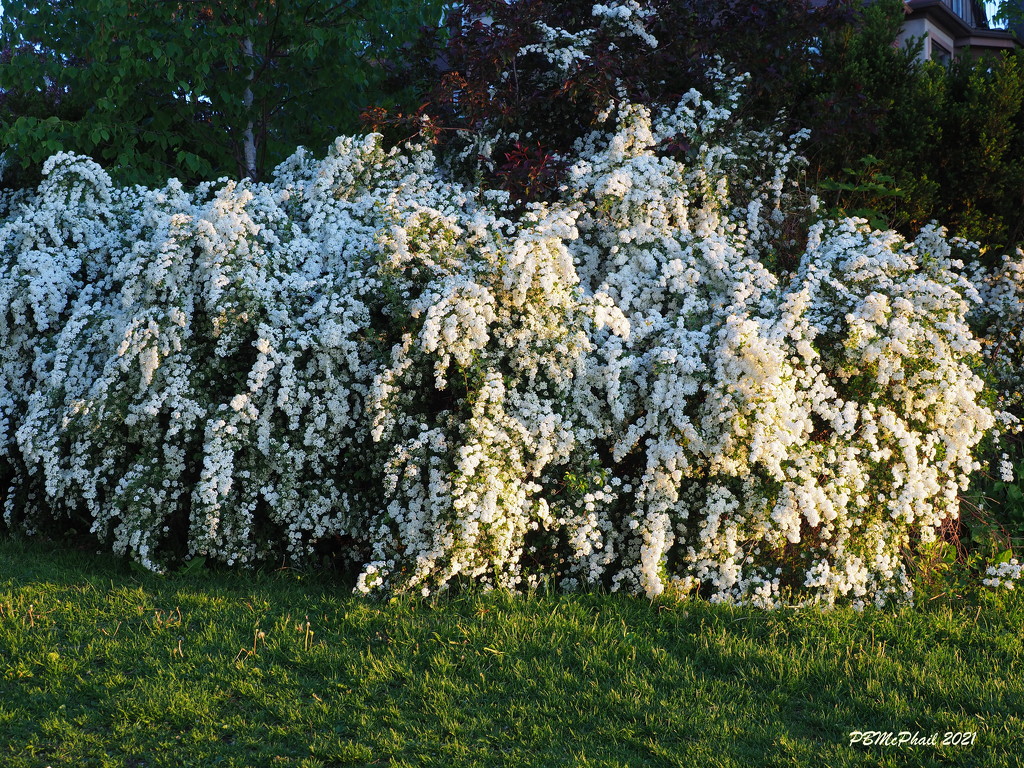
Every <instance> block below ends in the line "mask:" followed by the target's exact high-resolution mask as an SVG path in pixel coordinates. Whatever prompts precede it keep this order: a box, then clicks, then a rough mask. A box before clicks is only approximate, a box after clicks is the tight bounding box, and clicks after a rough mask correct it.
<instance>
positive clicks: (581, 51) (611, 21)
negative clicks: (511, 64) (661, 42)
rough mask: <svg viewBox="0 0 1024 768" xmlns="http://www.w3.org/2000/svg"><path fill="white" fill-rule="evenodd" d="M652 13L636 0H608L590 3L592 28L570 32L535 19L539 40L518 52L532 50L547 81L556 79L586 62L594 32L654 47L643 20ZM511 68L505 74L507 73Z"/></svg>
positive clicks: (591, 53) (611, 44)
mask: <svg viewBox="0 0 1024 768" xmlns="http://www.w3.org/2000/svg"><path fill="white" fill-rule="evenodd" d="M654 15H655V12H654V10H653V9H652V8H650V7H649V5H648V4H641V3H639V2H637V0H610V2H608V3H603V4H602V3H599V4H596V5H594V6H593V8H592V11H591V16H592V17H593V19H594V21H595V23H596V28H590V29H584V30H582V31H580V32H570V31H569V30H566V29H562V28H560V27H552V26H550V25H549V24H545V23H544V22H537V31H538V32H539V33H540V41H539V42H537V43H532V44H530V45H524V46H523V47H522V48H520V49H519V52H518V55H520V56H522V55H525V54H530V53H535V54H539V55H540V56H542V57H543V58H544V59H545V61H547V63H548V64H549V65H551V69H550V70H549V71H548V72H547V73H545V74H546V77H547V78H548V80H549V84H551V83H557V82H558V81H559V79H564V78H566V77H568V76H570V75H572V74H573V73H575V72H576V71H577V70H578V69H580V68H582V67H584V66H586V65H587V64H588V63H589V62H590V61H591V59H592V58H593V56H594V45H595V41H596V39H597V35H598V32H603V33H604V34H605V35H606V36H607V37H610V38H612V39H613V40H622V43H623V45H627V46H628V45H633V44H635V43H634V40H635V39H639V40H640V41H641V42H643V43H644V45H646V46H648V47H650V48H657V47H658V40H657V38H655V37H654V35H652V34H651V33H650V32H648V31H647V24H646V22H647V20H648V19H650V18H651V17H653V16H654ZM609 46H610V49H611V50H614V49H615V48H617V47H618V43H616V42H612V43H609ZM511 74H512V73H511V72H510V73H508V75H506V76H511Z"/></svg>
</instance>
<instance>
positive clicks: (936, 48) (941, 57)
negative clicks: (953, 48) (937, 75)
mask: <svg viewBox="0 0 1024 768" xmlns="http://www.w3.org/2000/svg"><path fill="white" fill-rule="evenodd" d="M952 58H953V54H952V53H950V52H949V51H947V50H946V49H945V48H943V47H942V46H941V45H939V44H938V43H936V42H935V41H934V40H932V61H935V62H938V63H939V64H942V65H943V66H947V65H948V64H949V62H950V60H951V59H952Z"/></svg>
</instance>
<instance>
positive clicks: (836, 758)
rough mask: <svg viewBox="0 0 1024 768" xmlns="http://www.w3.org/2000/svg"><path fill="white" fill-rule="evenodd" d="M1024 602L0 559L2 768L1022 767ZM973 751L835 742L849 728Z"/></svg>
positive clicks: (30, 555)
mask: <svg viewBox="0 0 1024 768" xmlns="http://www.w3.org/2000/svg"><path fill="white" fill-rule="evenodd" d="M1022 627H1024V600H1022V599H1021V597H1020V596H1019V595H1015V594H1014V595H1009V596H1007V597H986V596H984V595H981V596H979V597H978V598H977V600H976V601H975V602H974V603H969V602H965V603H962V604H957V605H950V604H948V603H946V604H943V605H938V604H936V603H933V604H931V605H928V606H924V607H920V608H915V609H913V610H909V609H908V610H904V611H901V612H898V613H883V612H877V611H866V612H864V613H862V614H858V613H855V612H852V611H846V610H838V611H833V612H829V613H822V612H817V611H791V610H786V611H778V612H759V611H754V610H740V609H734V608H729V607H721V606H717V607H716V606H711V605H707V604H701V603H695V602H683V603H672V602H655V603H651V602H649V601H647V600H643V599H635V598H629V597H624V596H619V595H601V594H586V595H577V596H564V595H529V596H522V595H520V596H514V595H507V594H501V593H490V594H482V593H478V592H474V593H471V594H462V595H459V596H449V597H441V598H438V599H436V600H430V601H424V600H416V599H400V600H396V601H393V602H390V603H375V602H370V601H368V600H366V599H364V598H357V597H353V596H351V595H349V593H348V589H347V588H345V587H343V586H342V585H341V584H340V583H339V582H338V581H337V580H334V581H332V580H331V578H330V577H329V576H326V575H320V576H316V575H310V574H306V575H302V574H298V573H296V572H294V571H280V572H258V573H255V574H253V573H249V574H240V573H209V572H204V573H194V574H190V575H174V576H169V577H158V576H152V575H148V574H143V573H139V572H136V571H134V570H132V569H131V568H128V567H127V566H125V565H124V564H122V563H121V562H119V561H116V560H113V559H110V558H107V557H102V556H95V555H86V554H82V553H79V552H75V551H71V550H61V549H55V548H53V547H47V546H45V545H41V544H37V543H34V544H31V545H30V544H26V543H23V542H18V541H0V766H3V768H29V767H30V766H31V768H45V766H52V767H53V768H57V766H74V767H75V768H78V767H79V766H124V767H126V768H127V767H131V768H143V766H145V767H147V768H148V767H151V766H152V767H155V766H171V767H173V768H181V767H182V766H246V767H247V768H249V767H252V768H255V767H256V766H260V767H262V766H304V767H306V768H312V767H313V766H361V765H374V766H392V767H394V768H398V766H445V767H446V768H452V767H457V766H492V765H493V766H691V765H693V766H790V765H801V766H803V765H806V766H829V767H833V766H848V765H850V766H852V765H857V766H876V765H882V766H896V765H900V766H903V765H906V766H930V765H935V766H939V765H964V766H1018V765H1021V761H1022V757H1021V755H1024V675H1022V671H1021V670H1022V669H1024V641H1022ZM868 730H878V731H893V732H894V733H898V732H900V731H910V732H919V733H920V734H921V735H922V736H930V735H931V734H933V733H938V734H939V739H940V740H941V739H942V737H943V734H944V733H945V732H947V731H954V732H957V731H972V732H976V733H977V736H976V742H975V743H974V745H973V746H968V747H963V746H918V747H910V746H903V747H898V746H888V747H885V746H870V747H866V746H861V745H856V746H852V747H851V746H849V745H848V742H849V734H850V732H851V731H868Z"/></svg>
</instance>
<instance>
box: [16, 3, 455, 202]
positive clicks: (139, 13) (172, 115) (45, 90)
mask: <svg viewBox="0 0 1024 768" xmlns="http://www.w3.org/2000/svg"><path fill="white" fill-rule="evenodd" d="M440 6H441V3H440V2H439V1H438V0H427V2H423V0H298V1H297V0H75V1H74V2H70V1H69V0H26V1H25V2H19V3H14V4H8V7H7V8H6V12H5V15H4V18H3V21H2V24H0V48H2V49H3V50H2V60H0V98H2V103H0V147H5V148H6V153H7V158H6V160H7V162H8V164H9V165H11V166H12V168H11V169H10V170H9V171H8V183H9V184H11V183H18V182H20V183H30V182H31V181H32V180H33V175H34V174H35V173H37V169H38V167H39V166H40V164H41V163H42V161H43V160H45V159H46V158H47V157H48V156H50V155H52V154H53V153H55V152H57V151H60V150H69V151H74V152H80V153H84V154H88V155H90V156H92V157H94V158H96V159H97V160H98V161H100V162H101V163H103V164H104V165H105V166H107V167H108V168H110V169H111V170H112V171H113V172H114V173H115V175H116V176H117V177H118V178H120V179H122V180H123V181H127V182H158V181H160V180H163V179H166V178H167V177H170V176H176V177H179V178H182V179H186V180H189V181H197V180H200V179H209V178H213V177H216V176H218V175H221V174H227V175H232V176H235V175H237V176H256V177H259V176H261V175H263V174H264V173H265V172H266V171H268V170H269V169H270V168H271V167H273V166H274V165H275V164H276V163H278V162H279V161H280V160H282V159H283V158H284V157H285V156H287V155H288V154H290V153H291V152H292V151H293V150H294V148H295V146H296V145H300V144H303V145H309V146H311V147H314V148H319V147H322V146H324V145H326V144H327V143H328V142H329V141H330V140H331V139H333V138H334V137H335V136H337V135H339V134H342V133H346V132H351V131H353V130H354V129H355V128H356V127H357V126H358V115H359V113H360V112H361V111H362V109H364V108H365V107H366V105H368V104H370V103H376V102H380V101H381V100H384V101H387V98H386V96H385V92H386V91H388V90H390V91H391V92H392V96H394V95H395V93H396V91H395V89H394V88H389V83H388V80H389V77H391V72H390V68H389V66H388V57H389V56H390V55H391V53H392V52H393V51H394V50H395V49H396V48H397V47H399V46H401V45H402V44H403V43H405V42H407V41H408V40H409V39H410V38H411V37H413V36H414V35H415V34H417V33H418V31H419V28H420V26H421V25H423V24H436V23H437V21H438V18H439V16H440ZM247 148H248V150H249V152H248V153H247ZM12 171H13V179H12V178H11V172H12Z"/></svg>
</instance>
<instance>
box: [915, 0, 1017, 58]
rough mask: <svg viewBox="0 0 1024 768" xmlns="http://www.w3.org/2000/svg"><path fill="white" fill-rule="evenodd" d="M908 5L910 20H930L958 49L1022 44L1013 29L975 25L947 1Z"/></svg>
mask: <svg viewBox="0 0 1024 768" xmlns="http://www.w3.org/2000/svg"><path fill="white" fill-rule="evenodd" d="M905 6H906V10H907V19H908V20H909V19H922V18H926V19H928V20H929V21H931V22H932V23H933V24H935V25H937V26H939V27H941V28H942V29H943V31H944V32H946V33H947V34H948V35H949V36H950V37H952V38H953V39H954V41H955V45H956V47H957V48H958V49H959V48H967V47H969V48H971V49H974V50H979V51H980V50H1008V49H1012V48H1017V47H1020V46H1021V41H1020V40H1019V39H1018V37H1017V36H1016V35H1015V34H1014V33H1013V32H1012V31H1010V30H1006V29H985V28H982V27H972V26H971V25H970V24H968V23H967V21H965V20H964V19H963V18H962V17H961V16H960V15H959V14H957V13H955V12H954V11H953V9H952V8H951V7H950V6H949V5H948V4H947V3H946V2H944V0H908V1H907V2H906V3H905ZM986 23H987V20H986Z"/></svg>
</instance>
